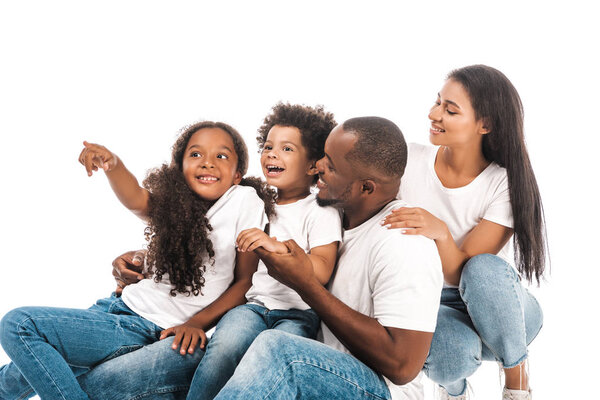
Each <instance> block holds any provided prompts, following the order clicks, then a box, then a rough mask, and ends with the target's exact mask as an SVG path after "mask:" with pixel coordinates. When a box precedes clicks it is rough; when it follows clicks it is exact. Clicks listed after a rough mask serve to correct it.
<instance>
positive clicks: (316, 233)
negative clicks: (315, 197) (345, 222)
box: [306, 201, 342, 249]
mask: <svg viewBox="0 0 600 400" xmlns="http://www.w3.org/2000/svg"><path fill="white" fill-rule="evenodd" d="M312 207H313V209H312V210H311V212H310V213H309V215H308V216H307V221H306V223H307V231H308V246H309V248H310V249H313V248H315V247H319V246H324V245H326V244H330V243H333V242H341V241H342V220H341V217H340V213H339V211H338V210H337V209H335V208H333V207H321V206H319V205H317V204H316V201H315V204H314V205H312Z"/></svg>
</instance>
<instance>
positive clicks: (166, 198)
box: [0, 121, 272, 399]
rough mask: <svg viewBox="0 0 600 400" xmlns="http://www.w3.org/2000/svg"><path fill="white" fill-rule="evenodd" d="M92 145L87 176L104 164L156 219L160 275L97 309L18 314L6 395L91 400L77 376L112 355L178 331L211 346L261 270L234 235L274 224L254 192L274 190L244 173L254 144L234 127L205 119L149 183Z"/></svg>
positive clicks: (84, 155) (190, 345) (191, 342)
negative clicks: (217, 327)
mask: <svg viewBox="0 0 600 400" xmlns="http://www.w3.org/2000/svg"><path fill="white" fill-rule="evenodd" d="M84 145H85V148H84V149H83V151H82V152H81V155H80V158H79V160H80V162H81V163H82V164H83V165H84V166H85V168H86V170H87V172H88V175H90V176H91V175H92V173H93V171H95V170H97V169H98V168H102V169H103V170H104V171H105V172H106V175H107V177H108V180H109V182H110V184H111V187H112V188H113V190H114V192H115V194H116V195H117V197H118V198H119V200H120V201H121V202H122V203H123V205H125V206H126V207H127V208H129V209H130V210H131V211H132V212H134V213H135V214H136V215H138V216H139V217H141V218H143V219H145V220H147V221H148V227H147V228H146V237H147V239H148V240H149V245H148V255H147V265H148V269H149V271H150V272H152V273H153V277H152V278H151V279H144V280H142V281H140V282H139V283H137V284H135V285H129V286H127V287H126V288H125V289H124V290H123V295H122V297H121V298H117V297H116V296H115V295H114V294H113V296H112V297H110V298H108V299H102V300H99V301H98V302H97V303H96V304H95V305H94V306H92V307H91V308H90V309H88V310H74V309H59V308H47V307H24V308H19V309H16V310H13V311H11V312H9V313H8V314H7V315H6V316H5V317H4V318H3V320H2V325H1V336H0V338H1V341H2V346H3V347H4V349H5V351H6V353H7V354H8V355H9V356H10V357H11V359H12V361H13V362H12V363H10V364H8V365H6V366H3V367H2V369H1V370H0V388H1V390H0V397H1V398H26V397H29V396H31V395H33V393H32V389H33V390H34V391H35V392H37V394H38V395H39V396H40V397H41V398H43V399H65V398H66V399H87V398H88V396H87V395H86V393H84V392H83V390H82V389H81V388H80V386H79V385H78V383H77V380H76V376H77V375H79V374H81V373H83V372H85V371H86V370H87V369H89V368H90V367H92V366H94V365H95V364H98V363H100V362H101V361H103V360H107V359H110V358H112V357H115V356H117V355H119V354H123V353H125V352H128V351H131V350H134V349H136V348H139V347H141V346H143V345H146V344H149V343H152V342H155V341H157V340H159V339H162V338H165V337H166V336H168V335H173V334H174V335H176V339H178V340H180V341H181V343H182V345H181V347H182V351H183V350H185V351H189V352H190V353H191V352H193V349H194V347H195V346H196V344H197V342H198V341H199V342H200V347H203V346H204V344H205V342H206V334H205V332H206V330H208V329H209V328H211V327H212V326H213V325H214V324H215V323H216V321H217V320H218V319H219V318H220V317H221V316H222V315H223V314H224V313H225V312H226V311H227V310H229V309H231V308H232V307H234V306H236V305H238V304H241V303H243V301H244V297H243V296H244V293H245V292H246V291H247V290H248V288H249V287H250V282H251V275H252V273H253V272H254V271H255V270H256V266H257V262H258V260H257V258H256V257H255V256H254V255H253V254H252V253H242V252H237V253H236V250H235V239H236V237H237V236H238V234H239V233H240V232H241V231H243V230H245V229H249V228H258V229H261V228H262V227H263V226H264V224H265V222H266V218H265V215H264V207H265V206H264V202H263V200H261V199H260V198H259V197H258V196H257V192H256V191H255V189H254V188H256V189H258V190H259V192H260V193H261V195H262V196H263V199H265V200H267V197H268V196H267V191H266V190H265V188H264V187H263V186H262V185H261V184H260V181H258V180H257V179H255V180H248V179H242V176H243V175H244V173H245V172H246V169H247V159H248V154H247V149H246V145H245V144H244V142H243V140H242V138H241V136H240V135H239V133H238V132H237V131H236V130H235V129H233V128H232V127H231V126H229V125H227V124H224V123H220V122H209V121H206V122H200V123H197V124H195V125H192V126H190V127H189V128H187V129H186V130H185V131H184V132H183V133H182V134H181V136H180V137H179V138H178V139H177V141H176V143H175V145H174V147H173V154H172V162H171V164H170V165H166V164H165V165H163V166H162V167H161V168H160V169H157V170H154V171H151V172H150V174H149V175H148V177H147V178H146V180H145V181H144V187H140V186H139V185H138V182H137V180H136V179H135V177H134V176H133V175H132V174H131V173H130V172H129V171H128V170H127V169H126V168H125V166H124V165H123V163H122V161H121V160H120V159H119V158H118V157H117V156H116V155H114V154H113V153H111V152H110V151H108V150H107V149H106V148H104V147H102V146H99V145H95V144H90V143H87V142H84ZM240 185H244V186H240ZM248 186H252V187H248ZM253 187H254V188H253ZM271 198H272V197H271ZM270 210H272V207H271V208H270ZM198 311H199V312H198ZM165 328H169V329H165Z"/></svg>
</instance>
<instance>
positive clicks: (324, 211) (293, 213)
mask: <svg viewBox="0 0 600 400" xmlns="http://www.w3.org/2000/svg"><path fill="white" fill-rule="evenodd" d="M315 197H316V196H315V195H314V194H310V195H308V196H307V197H305V198H303V199H301V200H298V201H296V202H294V203H290V204H284V205H277V204H276V205H275V211H276V215H275V217H273V218H271V221H270V222H269V236H271V237H276V238H277V240H278V241H280V242H283V241H284V240H288V239H294V241H295V242H296V243H297V244H298V246H300V248H302V249H303V250H304V251H305V252H307V253H308V252H309V251H310V249H313V248H315V247H318V246H324V245H326V244H329V243H333V242H340V241H341V240H342V221H341V218H340V213H339V211H338V210H336V209H335V208H333V207H321V206H319V205H318V204H317V201H316V198H315ZM246 299H247V300H248V302H249V303H255V304H259V305H261V306H264V307H266V308H268V309H270V310H289V309H297V310H306V309H309V308H310V307H309V306H308V305H307V304H306V303H305V302H304V301H302V299H301V298H300V295H298V293H296V292H295V291H294V290H292V289H290V288H289V287H288V286H286V285H284V284H283V283H281V282H279V281H277V280H276V279H275V278H273V277H271V276H270V275H269V274H268V272H267V267H266V266H265V264H264V263H263V262H262V261H259V263H258V269H257V271H256V273H254V275H253V276H252V287H251V288H250V290H249V291H248V293H246Z"/></svg>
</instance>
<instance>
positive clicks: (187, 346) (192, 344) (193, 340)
mask: <svg viewBox="0 0 600 400" xmlns="http://www.w3.org/2000/svg"><path fill="white" fill-rule="evenodd" d="M173 335H175V339H174V340H173V345H172V346H171V347H172V348H173V350H177V348H178V347H179V346H180V345H181V349H180V350H179V354H181V355H182V356H184V355H185V354H186V353H188V354H194V350H196V346H197V345H198V341H200V348H201V349H204V347H205V346H206V333H204V329H203V328H202V327H200V326H198V325H197V324H195V323H194V321H193V320H189V321H187V322H186V323H184V324H181V325H177V326H174V327H172V328H169V329H165V330H164V331H162V332H161V333H160V340H163V339H164V338H166V337H168V336H173Z"/></svg>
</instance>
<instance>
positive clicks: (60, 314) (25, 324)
mask: <svg viewBox="0 0 600 400" xmlns="http://www.w3.org/2000/svg"><path fill="white" fill-rule="evenodd" d="M161 330H162V329H161V328H160V327H158V326H157V325H155V324H154V323H152V322H150V321H148V320H146V319H144V318H142V317H140V316H139V315H137V314H136V313H134V312H133V311H131V310H130V309H129V308H128V307H127V306H126V305H125V303H123V301H122V300H121V299H120V298H117V297H116V296H115V295H114V294H113V295H112V297H110V298H107V299H101V300H98V302H97V303H96V304H95V305H93V306H92V307H90V308H89V309H87V310H78V309H68V308H50V307H22V308H17V309H15V310H12V311H10V312H9V313H8V314H6V315H5V316H4V318H3V319H2V322H1V323H0V341H1V343H2V347H3V348H4V350H5V351H6V353H7V354H8V356H9V357H10V358H11V360H12V362H11V363H10V364H7V365H4V366H2V367H0V399H25V398H28V397H31V396H33V395H34V394H35V392H37V394H38V395H39V396H40V397H41V398H43V399H50V400H52V399H68V400H77V399H88V396H87V394H86V393H85V392H84V391H83V390H82V388H81V387H80V385H79V383H78V381H77V378H76V376H78V375H81V374H83V373H85V372H86V371H88V370H90V369H91V368H92V367H93V366H94V365H96V364H98V363H100V362H102V361H104V360H108V359H111V358H114V357H116V356H118V355H121V354H124V353H127V352H130V351H132V350H136V349H138V348H140V347H142V346H144V345H146V344H150V343H153V342H155V341H157V340H158V338H159V336H160V332H161ZM105 384H110V383H109V382H105Z"/></svg>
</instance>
